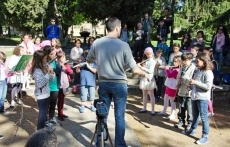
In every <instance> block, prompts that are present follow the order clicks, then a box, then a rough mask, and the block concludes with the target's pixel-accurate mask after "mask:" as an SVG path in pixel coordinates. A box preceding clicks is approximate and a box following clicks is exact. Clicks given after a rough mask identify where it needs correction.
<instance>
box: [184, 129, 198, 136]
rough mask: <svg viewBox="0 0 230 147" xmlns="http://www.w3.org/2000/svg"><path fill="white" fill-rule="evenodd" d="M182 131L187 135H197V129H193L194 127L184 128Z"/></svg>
mask: <svg viewBox="0 0 230 147" xmlns="http://www.w3.org/2000/svg"><path fill="white" fill-rule="evenodd" d="M182 133H183V134H185V135H196V131H195V130H192V129H189V130H184V131H182Z"/></svg>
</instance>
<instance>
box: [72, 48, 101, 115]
mask: <svg viewBox="0 0 230 147" xmlns="http://www.w3.org/2000/svg"><path fill="white" fill-rule="evenodd" d="M86 56H87V53H85V57H86ZM80 64H81V66H80V68H77V69H76V72H77V73H79V72H80V77H81V79H80V84H81V107H80V110H79V111H80V113H84V111H85V101H86V100H87V94H89V98H90V110H91V111H92V112H94V111H96V108H95V107H94V105H93V102H94V99H95V88H96V82H95V81H96V75H95V74H96V72H97V65H96V62H93V63H87V62H82V63H80Z"/></svg>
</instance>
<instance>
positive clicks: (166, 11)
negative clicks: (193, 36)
mask: <svg viewBox="0 0 230 147" xmlns="http://www.w3.org/2000/svg"><path fill="white" fill-rule="evenodd" d="M169 14H170V13H169V8H168V7H166V8H165V9H164V15H163V16H161V17H160V18H159V20H162V19H163V20H164V24H165V26H166V27H167V29H168V31H167V33H169V32H170V29H169V27H170V26H171V25H172V17H170V16H169Z"/></svg>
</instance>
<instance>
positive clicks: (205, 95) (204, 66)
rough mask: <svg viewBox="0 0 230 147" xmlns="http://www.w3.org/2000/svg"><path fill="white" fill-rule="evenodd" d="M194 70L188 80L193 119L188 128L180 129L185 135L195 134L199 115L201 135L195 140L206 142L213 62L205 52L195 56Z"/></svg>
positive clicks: (200, 142) (198, 142)
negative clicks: (190, 88) (190, 89)
mask: <svg viewBox="0 0 230 147" xmlns="http://www.w3.org/2000/svg"><path fill="white" fill-rule="evenodd" d="M196 66H197V68H198V70H196V72H195V74H194V77H193V78H192V79H191V80H190V84H191V85H192V111H193V121H192V125H191V128H190V129H189V130H185V131H182V133H183V134H186V135H195V134H196V129H197V126H198V124H199V116H200V118H201V121H202V137H201V138H200V139H199V140H197V141H196V143H197V144H205V143H207V142H208V134H209V119H208V101H209V100H210V96H211V89H212V85H213V73H212V69H213V64H212V62H211V61H210V59H209V57H208V56H207V55H206V54H205V53H201V54H199V55H197V57H196Z"/></svg>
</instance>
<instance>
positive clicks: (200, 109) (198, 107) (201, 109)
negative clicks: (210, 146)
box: [191, 100, 209, 137]
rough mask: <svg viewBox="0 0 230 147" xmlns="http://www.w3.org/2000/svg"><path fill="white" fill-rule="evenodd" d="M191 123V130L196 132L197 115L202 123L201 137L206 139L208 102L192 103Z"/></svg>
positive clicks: (197, 101)
mask: <svg viewBox="0 0 230 147" xmlns="http://www.w3.org/2000/svg"><path fill="white" fill-rule="evenodd" d="M192 113H193V122H192V126H191V129H192V130H194V131H196V128H197V126H198V124H199V115H200V118H201V121H202V137H208V133H209V120H208V100H193V101H192Z"/></svg>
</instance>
